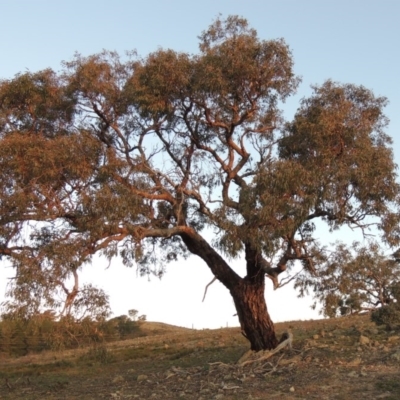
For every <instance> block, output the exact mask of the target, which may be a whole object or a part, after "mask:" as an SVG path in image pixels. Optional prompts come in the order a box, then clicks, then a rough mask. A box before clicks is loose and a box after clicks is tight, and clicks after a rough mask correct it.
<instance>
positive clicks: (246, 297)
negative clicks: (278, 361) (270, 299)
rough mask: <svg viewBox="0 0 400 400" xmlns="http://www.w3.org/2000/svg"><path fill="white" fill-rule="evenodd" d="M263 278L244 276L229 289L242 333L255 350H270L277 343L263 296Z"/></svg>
mask: <svg viewBox="0 0 400 400" xmlns="http://www.w3.org/2000/svg"><path fill="white" fill-rule="evenodd" d="M264 288H265V285H264V279H262V280H261V279H258V280H256V281H252V282H251V281H250V280H249V279H247V278H244V279H243V280H242V281H241V282H240V284H239V285H238V286H237V287H235V288H234V290H231V295H232V297H233V301H234V303H235V307H236V311H237V314H238V318H239V322H240V326H241V328H242V333H243V335H244V336H245V337H246V338H247V339H248V340H249V342H250V345H251V349H252V350H255V351H260V350H271V349H274V348H275V347H276V346H277V345H278V340H277V338H276V335H275V328H274V324H273V322H272V320H271V318H270V316H269V314H268V310H267V305H266V303H265V297H264Z"/></svg>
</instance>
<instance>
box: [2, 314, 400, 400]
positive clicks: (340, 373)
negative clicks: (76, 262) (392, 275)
mask: <svg viewBox="0 0 400 400" xmlns="http://www.w3.org/2000/svg"><path fill="white" fill-rule="evenodd" d="M141 329H142V331H143V333H144V334H146V336H144V337H140V338H137V339H132V340H127V341H122V342H115V343H110V344H107V345H104V346H98V347H92V348H86V349H80V350H74V351H64V352H58V353H54V352H47V353H42V354H39V355H29V356H25V357H20V358H16V359H10V358H2V359H0V398H1V399H163V400H164V399H196V400H201V399H203V400H209V399H219V398H220V399H238V400H239V399H257V398H258V399H273V398H284V399H337V400H341V399H343V400H347V399H352V400H356V399H363V400H366V399H387V400H394V399H400V332H387V331H385V330H384V329H377V328H376V327H375V325H373V324H372V323H371V322H370V321H369V319H368V316H363V317H352V318H350V317H346V318H340V319H333V320H319V321H297V322H286V323H283V324H277V331H278V333H282V332H283V331H285V330H287V329H291V331H292V332H293V335H294V347H293V350H291V351H290V350H283V351H282V352H281V353H279V354H276V355H274V356H273V357H271V358H270V359H268V362H264V363H254V364H252V365H249V366H246V367H239V366H237V365H236V361H237V360H238V359H239V358H240V357H241V355H242V354H243V353H244V352H245V351H246V350H247V349H248V344H247V342H246V340H245V339H244V338H243V337H242V335H241V334H240V330H239V329H238V328H227V329H218V330H201V331H197V330H190V329H185V328H179V327H173V326H170V325H166V324H160V323H150V322H146V323H144V324H143V325H142V327H141ZM361 335H362V336H365V337H367V338H368V339H369V343H366V344H361V343H360V336H361Z"/></svg>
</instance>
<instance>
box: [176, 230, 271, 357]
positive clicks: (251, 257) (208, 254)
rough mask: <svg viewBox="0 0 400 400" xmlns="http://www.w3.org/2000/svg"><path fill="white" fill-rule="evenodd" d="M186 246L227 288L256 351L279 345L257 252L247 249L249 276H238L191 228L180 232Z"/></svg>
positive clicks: (246, 334) (244, 331) (245, 331)
mask: <svg viewBox="0 0 400 400" xmlns="http://www.w3.org/2000/svg"><path fill="white" fill-rule="evenodd" d="M181 237H182V239H183V241H184V243H185V244H186V246H187V247H188V249H189V250H190V251H191V252H192V253H193V254H197V255H198V256H199V257H201V258H202V259H203V260H204V261H205V262H206V263H207V265H208V266H209V268H210V269H211V271H212V272H213V274H214V276H215V277H216V278H217V279H218V280H219V281H220V282H221V283H222V284H223V285H224V286H226V288H227V289H228V290H229V291H230V293H231V295H232V298H233V301H234V303H235V307H236V311H237V314H238V317H239V322H240V325H241V328H242V333H243V335H244V336H245V337H246V338H247V339H248V340H249V342H250V345H251V349H252V350H255V351H260V350H271V349H273V348H275V347H276V346H277V345H278V340H277V338H276V335H275V328H274V324H273V322H272V320H271V318H270V316H269V314H268V310H267V305H266V303H265V297H264V289H265V274H264V272H263V271H262V270H261V269H260V265H259V264H260V263H259V262H258V263H257V255H258V253H257V252H255V251H252V250H248V251H246V258H247V270H248V276H247V277H245V278H241V277H240V276H239V275H237V274H236V272H234V271H233V270H232V269H231V268H230V266H229V265H228V264H227V263H226V261H225V260H224V259H223V258H222V257H221V256H220V255H219V254H218V253H217V252H216V251H215V250H214V249H213V248H212V247H211V246H210V245H209V244H208V243H207V241H206V240H204V239H203V238H202V237H201V236H200V235H198V234H197V233H196V232H194V231H193V230H191V229H187V230H186V232H185V233H184V234H182V235H181Z"/></svg>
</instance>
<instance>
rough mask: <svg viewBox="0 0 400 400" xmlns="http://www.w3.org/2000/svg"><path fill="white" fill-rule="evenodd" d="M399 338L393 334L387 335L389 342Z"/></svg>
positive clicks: (399, 337)
mask: <svg viewBox="0 0 400 400" xmlns="http://www.w3.org/2000/svg"><path fill="white" fill-rule="evenodd" d="M399 339H400V336H396V335H395V336H389V337H388V340H387V341H388V342H389V343H390V342H396V341H397V340H399Z"/></svg>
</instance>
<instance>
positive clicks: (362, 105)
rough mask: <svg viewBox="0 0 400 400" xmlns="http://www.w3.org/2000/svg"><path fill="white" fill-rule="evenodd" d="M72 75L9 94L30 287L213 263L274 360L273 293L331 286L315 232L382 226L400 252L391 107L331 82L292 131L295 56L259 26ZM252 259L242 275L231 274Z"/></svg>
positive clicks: (0, 229) (8, 176) (1, 102)
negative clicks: (294, 273) (238, 260)
mask: <svg viewBox="0 0 400 400" xmlns="http://www.w3.org/2000/svg"><path fill="white" fill-rule="evenodd" d="M64 67H65V68H64V70H63V71H62V72H61V73H55V72H53V71H51V70H45V71H41V72H38V73H25V74H21V75H17V76H16V77H15V78H14V79H12V80H8V81H3V82H1V86H0V129H1V144H0V185H1V186H0V190H1V194H0V196H1V197H0V201H1V202H0V208H1V209H0V253H1V254H2V255H4V256H8V257H9V258H10V260H11V262H12V263H13V265H14V267H15V268H16V271H17V276H18V274H29V273H30V271H31V272H32V274H33V275H34V273H35V271H39V270H43V269H45V268H50V269H51V270H52V271H59V272H56V274H57V273H59V274H60V276H67V275H68V274H71V273H72V274H73V272H74V271H77V270H78V269H79V268H81V267H82V265H84V263H86V262H88V261H90V259H91V257H92V256H93V255H94V254H95V253H99V254H102V255H105V256H106V257H108V258H112V257H115V256H120V257H121V258H122V260H123V262H124V263H125V264H127V265H131V264H132V263H136V264H137V265H138V266H139V268H140V270H141V272H143V273H146V272H147V271H150V270H153V271H155V272H156V273H159V274H162V273H163V271H164V266H165V264H166V263H167V262H169V261H174V260H176V259H177V258H178V257H181V256H183V257H186V256H188V255H190V254H193V255H197V256H198V257H200V258H201V259H202V260H203V261H204V263H205V264H206V265H207V266H208V268H210V270H211V272H212V273H213V274H214V276H215V277H216V278H217V279H218V280H219V281H221V282H222V284H223V285H224V286H225V287H226V288H227V289H228V290H229V292H230V294H231V295H232V298H233V301H234V304H235V307H236V310H237V315H238V318H239V321H240V324H241V327H242V332H243V334H244V335H245V336H246V337H247V338H248V340H249V341H250V343H251V348H252V349H253V350H261V349H272V348H274V347H275V346H276V345H277V343H278V340H277V338H276V335H275V331H274V325H273V323H272V321H271V319H270V317H269V314H268V311H267V307H266V303H265V298H264V291H265V277H266V276H267V277H269V278H270V279H271V280H272V281H273V283H274V286H275V287H277V286H278V277H279V275H280V274H281V273H282V272H284V271H286V270H287V269H288V268H289V267H290V266H291V265H293V264H294V263H295V262H296V260H297V261H300V262H301V263H302V265H303V268H304V270H305V271H308V272H309V273H315V271H316V269H317V267H318V264H319V262H320V261H321V260H322V257H321V255H320V254H321V253H320V249H319V247H318V244H317V242H316V238H315V236H316V229H315V225H314V221H317V220H322V221H324V222H326V223H327V224H328V225H329V227H330V228H331V229H332V230H333V229H337V228H340V227H341V226H343V225H348V226H351V227H354V228H360V229H363V230H365V229H367V228H368V227H369V226H370V225H372V224H375V225H376V227H377V228H378V229H379V230H380V231H381V233H382V234H383V236H384V238H385V240H386V241H388V242H389V243H391V244H394V243H396V242H397V239H398V231H397V230H396V229H397V227H398V225H397V221H398V217H397V215H398V214H397V205H398V195H399V185H398V184H397V183H396V174H395V164H394V162H393V154H392V150H391V147H390V145H391V139H390V138H389V137H388V136H387V135H386V134H385V132H384V128H385V126H386V124H387V120H386V118H385V116H384V114H383V108H384V106H385V104H386V99H384V98H381V97H375V96H374V95H373V93H372V92H371V91H369V90H367V89H366V88H364V87H360V86H355V85H352V84H338V83H335V82H332V81H327V82H325V83H323V84H322V85H321V86H315V87H314V88H313V93H312V95H311V96H310V97H309V98H306V99H303V100H302V101H301V103H300V106H299V109H298V111H297V113H296V114H295V116H294V119H293V120H292V121H291V122H285V121H284V119H283V116H282V113H281V111H280V108H279V107H280V104H281V102H282V101H284V100H285V99H286V98H287V97H288V96H289V95H292V94H293V93H294V92H295V90H296V88H297V86H298V83H299V79H298V78H297V77H296V76H295V75H294V72H293V60H292V55H291V52H290V50H289V48H288V46H287V45H286V43H285V42H284V41H283V40H268V41H266V40H261V39H259V38H258V36H257V33H256V32H255V31H254V30H253V29H250V28H249V27H248V24H247V22H246V21H245V20H243V19H241V18H238V17H228V18H227V19H226V20H220V19H217V20H216V21H215V22H214V23H213V24H212V25H211V26H210V27H209V29H208V30H206V31H204V32H203V33H202V34H201V36H200V51H199V53H198V54H195V55H190V54H186V53H177V52H175V51H173V50H158V51H156V52H154V53H152V54H150V55H148V56H147V57H146V58H144V59H140V58H138V57H137V56H136V55H135V54H131V57H130V58H129V59H125V60H123V59H121V58H120V57H119V56H118V55H116V54H114V53H109V52H104V53H101V54H97V55H94V56H90V57H81V56H79V55H78V56H76V57H75V58H74V59H73V60H72V61H71V62H68V63H65V65H64ZM210 238H211V239H210ZM241 256H243V257H244V273H243V274H242V275H239V274H238V273H236V272H235V271H234V270H233V269H232V268H231V267H230V265H229V260H230V259H232V258H235V257H241ZM188 268H190V266H188ZM63 274H64V275H63ZM26 276H27V279H34V276H32V277H31V278H29V276H28V275H26ZM40 276H43V275H40ZM116 279H118V277H116ZM290 306H291V305H290V304H284V305H283V304H282V307H290Z"/></svg>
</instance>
